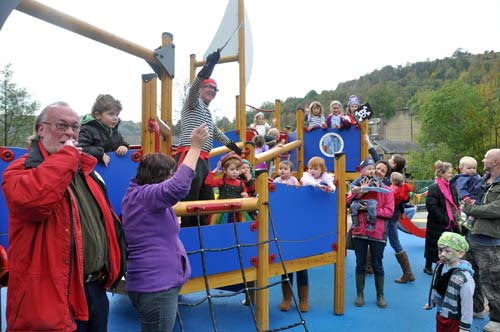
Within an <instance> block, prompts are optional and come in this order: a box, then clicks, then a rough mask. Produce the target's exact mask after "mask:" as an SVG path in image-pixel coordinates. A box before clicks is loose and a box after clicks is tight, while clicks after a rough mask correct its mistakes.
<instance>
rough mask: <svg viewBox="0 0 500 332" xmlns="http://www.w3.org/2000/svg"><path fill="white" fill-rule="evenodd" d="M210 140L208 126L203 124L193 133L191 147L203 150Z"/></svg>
mask: <svg viewBox="0 0 500 332" xmlns="http://www.w3.org/2000/svg"><path fill="white" fill-rule="evenodd" d="M207 139H208V126H207V125H206V124H205V123H202V124H201V125H200V126H199V127H198V128H195V129H194V130H193V131H192V132H191V147H193V148H198V149H201V147H202V146H203V144H204V143H205V142H206V141H207Z"/></svg>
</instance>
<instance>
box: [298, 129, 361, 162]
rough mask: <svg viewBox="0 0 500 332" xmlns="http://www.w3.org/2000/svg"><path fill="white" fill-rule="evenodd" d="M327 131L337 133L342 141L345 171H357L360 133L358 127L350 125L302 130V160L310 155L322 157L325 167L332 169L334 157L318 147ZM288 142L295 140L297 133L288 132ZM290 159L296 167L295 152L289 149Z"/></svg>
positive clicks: (307, 158) (309, 157)
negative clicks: (348, 126)
mask: <svg viewBox="0 0 500 332" xmlns="http://www.w3.org/2000/svg"><path fill="white" fill-rule="evenodd" d="M327 133H335V134H337V135H339V136H340V137H341V138H342V140H343V141H344V149H343V152H344V153H345V154H346V172H357V171H356V166H358V165H359V164H360V162H361V135H360V130H359V128H358V127H351V128H350V129H342V130H339V129H326V130H323V129H315V130H312V131H308V132H304V162H305V163H306V165H307V162H308V161H309V159H311V158H312V157H316V156H319V157H322V158H323V159H325V161H326V167H327V169H328V171H329V172H333V171H334V160H333V159H334V158H333V157H327V156H326V155H325V154H324V153H323V152H322V151H321V149H320V144H319V142H320V140H321V138H322V137H323V136H324V135H325V134H327ZM288 137H289V139H288V140H289V142H293V141H296V140H297V133H296V132H292V133H290V134H289V136H288ZM290 160H291V161H292V162H293V163H294V167H295V169H297V152H296V150H294V151H291V156H290Z"/></svg>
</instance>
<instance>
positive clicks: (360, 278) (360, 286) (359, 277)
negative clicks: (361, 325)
mask: <svg viewBox="0 0 500 332" xmlns="http://www.w3.org/2000/svg"><path fill="white" fill-rule="evenodd" d="M364 289H365V275H364V274H356V294H357V296H356V301H354V305H355V306H356V307H362V306H364V305H365V296H364V294H363V291H364Z"/></svg>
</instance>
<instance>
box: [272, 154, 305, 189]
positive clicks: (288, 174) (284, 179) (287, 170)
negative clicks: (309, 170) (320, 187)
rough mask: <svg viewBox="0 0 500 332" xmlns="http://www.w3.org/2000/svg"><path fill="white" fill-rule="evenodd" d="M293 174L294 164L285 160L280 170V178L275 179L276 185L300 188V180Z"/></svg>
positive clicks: (281, 163)
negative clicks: (281, 184)
mask: <svg viewBox="0 0 500 332" xmlns="http://www.w3.org/2000/svg"><path fill="white" fill-rule="evenodd" d="M292 172H293V164H292V163H291V162H290V161H288V160H284V161H282V162H280V166H279V168H278V174H279V176H278V177H277V178H276V179H274V183H283V184H286V185H288V186H289V185H292V186H299V185H300V183H299V180H297V178H296V177H295V176H293V175H292Z"/></svg>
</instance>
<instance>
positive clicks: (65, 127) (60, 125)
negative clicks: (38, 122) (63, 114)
mask: <svg viewBox="0 0 500 332" xmlns="http://www.w3.org/2000/svg"><path fill="white" fill-rule="evenodd" d="M42 123H43V124H46V125H51V126H55V127H56V129H57V130H60V131H66V130H68V128H71V130H73V131H74V132H79V131H80V129H81V128H82V126H80V124H78V123H73V124H71V125H69V124H67V123H64V122H56V123H51V122H42Z"/></svg>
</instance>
